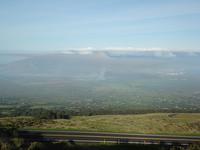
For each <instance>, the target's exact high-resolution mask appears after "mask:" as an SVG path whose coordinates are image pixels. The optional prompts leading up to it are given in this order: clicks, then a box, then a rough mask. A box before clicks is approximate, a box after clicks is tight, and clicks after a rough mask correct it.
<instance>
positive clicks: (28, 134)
mask: <svg viewBox="0 0 200 150" xmlns="http://www.w3.org/2000/svg"><path fill="white" fill-rule="evenodd" d="M20 135H21V136H23V137H24V138H26V139H28V140H30V141H40V142H45V141H52V142H57V141H68V142H71V143H72V144H73V143H74V144H75V143H138V144H168V145H172V144H181V145H184V144H191V143H197V144H200V136H171V135H151V134H125V133H105V132H79V131H52V130H50V131H47V130H45V131H43V130H21V131H20Z"/></svg>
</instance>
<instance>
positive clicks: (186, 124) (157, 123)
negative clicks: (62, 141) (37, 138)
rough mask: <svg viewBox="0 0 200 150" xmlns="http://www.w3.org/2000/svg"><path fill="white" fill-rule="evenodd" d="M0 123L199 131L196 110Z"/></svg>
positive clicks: (158, 131)
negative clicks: (189, 111)
mask: <svg viewBox="0 0 200 150" xmlns="http://www.w3.org/2000/svg"><path fill="white" fill-rule="evenodd" d="M0 124H2V125H7V126H12V125H14V126H16V127H19V128H29V129H57V130H61V129H62V130H80V131H100V132H125V133H144V134H175V135H200V114H199V113H198V114H197V113H196V114H192V113H184V114H169V113H155V114H140V115H99V116H75V117H72V118H71V119H70V120H62V119H59V120H37V119H33V118H31V117H15V118H1V119H0Z"/></svg>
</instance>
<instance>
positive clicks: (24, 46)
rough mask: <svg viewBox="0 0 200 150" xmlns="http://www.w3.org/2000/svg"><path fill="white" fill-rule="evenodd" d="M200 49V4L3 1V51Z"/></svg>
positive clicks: (195, 0)
mask: <svg viewBox="0 0 200 150" xmlns="http://www.w3.org/2000/svg"><path fill="white" fill-rule="evenodd" d="M87 47H89V48H88V49H105V48H122V49H123V48H127V47H132V48H144V49H148V48H149V49H152V48H160V49H190V50H191V49H199V50H200V1H199V0H0V51H33V50H36V51H54V50H55V51H58V50H67V49H75V48H77V49H84V48H86V49H87Z"/></svg>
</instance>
